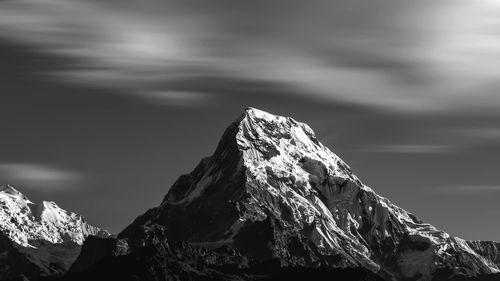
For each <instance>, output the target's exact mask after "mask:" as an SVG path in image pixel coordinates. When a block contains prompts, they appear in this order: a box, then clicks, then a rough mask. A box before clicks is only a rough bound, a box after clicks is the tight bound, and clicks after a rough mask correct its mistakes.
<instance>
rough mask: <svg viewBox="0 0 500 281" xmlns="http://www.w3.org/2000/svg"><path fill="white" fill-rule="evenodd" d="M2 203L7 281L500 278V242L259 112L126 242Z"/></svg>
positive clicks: (0, 247)
mask: <svg viewBox="0 0 500 281" xmlns="http://www.w3.org/2000/svg"><path fill="white" fill-rule="evenodd" d="M0 204H1V205H0V207H1V208H2V209H0V229H1V231H2V232H1V233H2V234H1V235H0V276H2V277H14V276H17V275H19V274H24V275H25V276H26V277H28V278H31V279H43V280H100V279H107V280H285V279H286V280H290V279H292V280H293V279H296V278H302V279H305V278H311V280H355V281H356V280H358V281H361V280H365V281H368V280H373V281H374V280H419V281H427V280H500V274H499V272H500V251H499V248H500V244H499V243H496V242H487V241H484V242H483V241H466V240H463V239H460V238H457V237H452V236H450V235H448V234H447V233H446V232H444V231H441V230H438V229H436V228H435V227H433V226H432V225H429V224H427V223H424V222H422V221H420V220H419V219H417V217H416V216H415V215H413V214H411V213H409V212H407V211H405V210H403V209H401V208H399V207H397V206H395V205H393V204H392V203H391V202H390V201H389V200H388V199H386V198H383V197H381V196H379V195H377V194H376V193H375V192H374V191H373V190H372V189H371V188H370V187H368V186H366V185H364V184H363V183H362V182H361V181H360V180H359V179H358V178H357V177H356V176H355V175H354V174H353V173H352V171H351V169H350V167H349V166H348V165H347V164H346V163H345V162H344V161H342V160H341V159H340V158H339V157H338V156H337V155H335V154H334V153H333V152H331V151H330V150H329V149H328V148H327V147H325V146H324V145H323V144H321V143H320V142H319V141H318V139H317V138H316V137H315V134H314V132H313V131H312V130H311V128H310V127H309V126H308V125H306V124H304V123H300V122H297V121H295V120H294V119H292V118H289V117H281V116H276V115H272V114H269V113H266V112H264V111H261V110H258V109H254V108H248V109H246V110H245V112H244V113H243V114H242V115H241V116H240V117H239V118H238V119H237V120H236V121H235V122H233V123H232V124H231V125H230V126H229V127H228V129H227V130H226V131H225V133H224V134H223V136H222V139H221V141H220V142H219V145H218V147H217V148H216V150H215V152H214V154H213V155H212V156H210V157H207V158H204V159H202V160H201V162H200V164H199V165H198V166H197V167H196V168H195V169H194V170H193V172H191V173H190V174H187V175H183V176H181V177H180V178H179V179H178V180H177V181H176V182H175V183H174V185H173V186H172V187H171V188H170V190H169V191H168V193H167V195H166V196H165V198H164V199H163V201H162V203H161V204H160V205H159V206H157V207H155V208H152V209H150V210H148V211H147V212H146V213H144V214H143V215H141V216H139V217H138V218H137V219H136V220H135V221H134V222H133V223H132V224H130V225H129V226H128V227H126V228H125V229H124V230H123V231H122V232H121V233H119V234H118V236H117V237H110V235H109V233H107V232H106V231H104V230H102V229H99V228H96V227H92V226H90V225H88V224H87V223H85V222H84V221H83V219H82V217H81V216H79V215H76V214H74V213H70V212H67V211H64V210H62V209H60V208H59V207H57V205H55V203H53V202H43V203H42V204H40V205H36V204H33V203H31V202H30V201H29V200H28V199H27V198H26V197H25V196H24V195H22V194H21V193H20V192H18V191H17V190H15V189H14V188H12V187H10V186H6V187H4V188H3V189H2V191H0ZM83 241H85V242H83ZM82 243H83V247H82V248H81V253H80V254H79V255H78V253H79V252H80V245H81V244H82ZM77 255H78V258H76V256H77ZM75 258H76V261H75ZM73 261H74V262H73ZM4 264H5V266H4ZM70 265H71V267H70ZM68 268H69V270H68ZM40 276H45V277H40ZM47 276H48V277H47Z"/></svg>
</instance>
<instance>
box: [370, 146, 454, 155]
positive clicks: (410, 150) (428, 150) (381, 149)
mask: <svg viewBox="0 0 500 281" xmlns="http://www.w3.org/2000/svg"><path fill="white" fill-rule="evenodd" d="M362 151H366V152H374V153H401V154H435V153H448V152H451V151H453V148H452V147H450V146H448V145H431V144H392V145H379V146H372V147H369V148H367V149H362Z"/></svg>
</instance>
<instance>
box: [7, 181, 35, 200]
mask: <svg viewBox="0 0 500 281" xmlns="http://www.w3.org/2000/svg"><path fill="white" fill-rule="evenodd" d="M0 195H4V196H10V197H13V198H16V199H18V200H22V201H25V202H27V203H32V202H31V201H30V200H29V199H28V197H26V196H25V195H24V194H22V193H21V192H20V191H19V190H17V189H15V188H14V187H13V186H11V185H9V184H6V185H1V186H0Z"/></svg>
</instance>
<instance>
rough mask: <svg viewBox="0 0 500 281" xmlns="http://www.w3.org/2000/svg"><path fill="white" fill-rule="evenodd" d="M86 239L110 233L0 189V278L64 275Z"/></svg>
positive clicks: (54, 207) (7, 188) (52, 206)
mask: <svg viewBox="0 0 500 281" xmlns="http://www.w3.org/2000/svg"><path fill="white" fill-rule="evenodd" d="M89 235H95V236H100V237H107V236H109V233H108V232H106V231H105V230H102V229H100V228H97V227H94V226H91V225H89V224H87V223H86V222H85V220H84V219H83V217H82V216H81V215H78V214H75V213H72V212H68V211H65V210H63V209H61V208H59V207H58V206H57V205H56V203H54V202H47V201H43V202H42V203H40V204H34V203H33V202H31V201H30V200H29V199H28V198H27V197H26V196H25V195H23V194H22V193H21V192H19V191H18V190H16V189H15V188H14V187H12V186H10V185H6V186H2V187H0V278H6V277H13V276H17V275H19V274H24V275H26V276H38V275H58V274H63V273H64V272H66V270H67V269H68V268H69V266H70V265H71V264H72V263H73V261H74V260H75V259H76V257H77V256H78V254H79V252H80V247H81V245H82V244H83V242H84V240H85V238H86V237H87V236H89Z"/></svg>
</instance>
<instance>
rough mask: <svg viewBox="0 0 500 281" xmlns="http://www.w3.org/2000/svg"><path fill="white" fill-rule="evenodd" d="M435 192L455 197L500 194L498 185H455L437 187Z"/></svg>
mask: <svg viewBox="0 0 500 281" xmlns="http://www.w3.org/2000/svg"><path fill="white" fill-rule="evenodd" d="M436 190H437V191H439V192H443V193H446V194H455V195H473V194H477V195H481V194H484V193H496V192H500V185H456V186H443V187H437V188H436Z"/></svg>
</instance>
